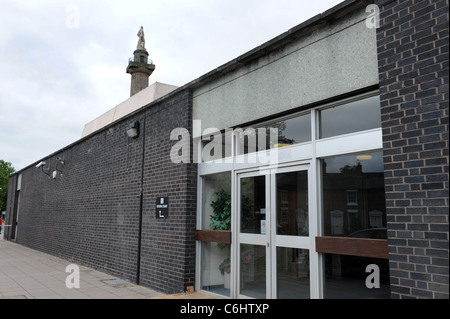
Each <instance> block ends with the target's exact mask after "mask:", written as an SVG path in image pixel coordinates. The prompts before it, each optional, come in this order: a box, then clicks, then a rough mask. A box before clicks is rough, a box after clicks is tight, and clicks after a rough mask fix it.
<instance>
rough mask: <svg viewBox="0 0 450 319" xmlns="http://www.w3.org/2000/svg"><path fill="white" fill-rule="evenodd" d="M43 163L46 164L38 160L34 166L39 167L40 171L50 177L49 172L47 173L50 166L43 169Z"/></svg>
mask: <svg viewBox="0 0 450 319" xmlns="http://www.w3.org/2000/svg"><path fill="white" fill-rule="evenodd" d="M45 164H47V163H46V162H44V161H42V162H40V163H39V164H37V165H36V168H40V169H41V171H42V173H44V174H45V175H47V176H48V177H50V174H49V173H48V171H49V170H50V167H49V168H47V169H46V170H45V169H44V166H45Z"/></svg>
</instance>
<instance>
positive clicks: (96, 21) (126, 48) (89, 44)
mask: <svg viewBox="0 0 450 319" xmlns="http://www.w3.org/2000/svg"><path fill="white" fill-rule="evenodd" d="M340 2H341V0H316V1H306V0H191V1H188V0H164V1H162V0H158V1H156V0H145V1H144V0H128V1H111V0H110V1H104V0H95V1H94V0H89V1H87V0H86V1H83V0H79V1H78V0H72V1H61V0H58V1H56V0H39V1H38V0H36V1H25V0H21V1H18V0H0V75H1V76H0V120H1V121H0V159H3V160H5V161H7V162H11V163H12V165H13V167H14V168H15V169H16V170H19V169H22V168H24V167H26V166H27V165H30V164H33V163H34V162H36V161H38V160H40V159H42V158H44V157H45V156H47V155H49V154H51V153H54V152H56V151H58V150H59V149H61V148H63V147H64V146H66V145H69V144H71V143H73V142H75V141H76V140H78V139H79V138H80V137H81V133H82V131H83V127H84V124H85V123H87V122H89V121H91V120H93V119H95V118H96V117H98V116H99V115H101V114H103V113H104V112H106V111H107V110H109V109H111V108H113V107H114V106H116V105H117V104H119V103H121V102H122V101H124V100H126V99H127V98H128V97H129V90H130V75H129V74H127V73H126V71H125V70H126V66H127V64H128V58H129V57H131V56H132V55H133V51H134V50H135V49H136V44H137V41H138V37H137V35H136V34H137V32H138V30H139V27H140V26H141V25H142V26H143V27H144V31H145V39H146V48H147V50H148V52H149V55H150V56H149V57H150V58H151V59H152V60H153V61H154V64H155V65H156V70H155V71H154V73H153V74H152V75H151V77H150V81H149V82H150V84H151V83H154V82H155V81H158V82H162V83H167V84H172V85H177V86H182V85H184V84H186V83H188V82H190V81H192V80H194V79H196V78H198V77H200V76H201V75H203V74H205V73H207V72H209V71H211V70H213V69H214V68H216V67H218V66H220V65H222V64H224V63H226V62H228V61H230V60H232V59H234V58H236V57H238V56H239V55H241V54H243V53H245V52H247V51H249V50H251V49H253V48H255V47H257V46H259V45H261V44H262V43H264V42H266V41H268V40H270V39H272V38H274V37H276V36H278V35H279V34H281V33H283V32H285V31H287V30H288V29H290V28H292V27H294V26H296V25H297V24H300V23H301V22H304V21H305V20H307V19H309V18H311V17H313V16H314V15H316V14H318V13H322V12H324V11H326V10H328V9H329V8H331V7H333V6H335V5H336V4H338V3H340Z"/></svg>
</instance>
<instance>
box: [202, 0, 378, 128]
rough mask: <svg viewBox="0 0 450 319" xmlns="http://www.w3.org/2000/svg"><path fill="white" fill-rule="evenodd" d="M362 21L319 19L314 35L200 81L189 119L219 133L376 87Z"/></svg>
mask: <svg viewBox="0 0 450 319" xmlns="http://www.w3.org/2000/svg"><path fill="white" fill-rule="evenodd" d="M365 19H366V13H365V11H364V8H361V9H358V10H357V11H356V12H353V13H351V14H349V15H348V16H346V17H343V18H341V19H340V20H339V21H332V20H331V21H327V20H325V19H322V20H320V19H319V20H318V21H316V22H314V23H313V25H316V24H317V26H316V27H315V28H314V30H313V31H309V32H305V34H300V35H299V37H298V38H294V39H292V41H291V42H290V43H289V44H286V45H283V46H281V47H277V48H275V49H274V48H272V47H271V45H269V46H268V48H267V49H265V50H267V51H270V52H269V53H266V54H264V55H262V56H261V57H259V58H255V59H253V60H251V61H249V62H248V63H244V62H243V63H242V66H241V67H239V68H237V69H235V70H233V71H231V72H228V73H226V74H222V76H221V77H219V78H217V79H213V80H210V81H205V82H206V83H205V84H202V85H200V86H198V87H197V88H196V89H195V90H194V100H193V103H194V104H193V106H194V107H193V119H197V120H202V127H204V128H206V127H216V128H218V129H224V128H227V127H232V126H236V125H239V124H242V123H246V122H250V121H254V120H256V119H258V118H263V117H266V116H271V115H274V114H278V113H280V112H285V111H288V110H290V109H292V108H296V107H301V106H304V105H308V104H311V103H314V102H318V101H322V100H325V99H327V98H331V97H334V96H338V95H341V94H345V93H348V92H352V91H355V90H358V89H361V88H365V87H369V86H372V85H375V84H377V83H378V69H377V68H378V65H377V53H376V52H377V50H376V32H375V29H369V28H367V26H366V24H365ZM272 42H274V41H272ZM275 44H276V42H275ZM271 48H272V49H271ZM223 110H227V112H223ZM217 114H220V116H217ZM237 114H239V116H236V115H237Z"/></svg>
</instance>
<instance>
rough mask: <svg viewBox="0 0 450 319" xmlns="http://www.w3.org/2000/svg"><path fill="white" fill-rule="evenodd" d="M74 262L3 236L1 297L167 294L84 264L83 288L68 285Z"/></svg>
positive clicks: (0, 247)
mask: <svg viewBox="0 0 450 319" xmlns="http://www.w3.org/2000/svg"><path fill="white" fill-rule="evenodd" d="M70 264H72V262H70V261H67V260H64V259H61V258H58V257H55V256H52V255H49V254H45V253H43V252H40V251H37V250H33V249H30V248H28V247H25V246H23V245H20V244H17V243H15V242H11V241H6V240H4V239H3V236H0V299H150V298H154V297H160V296H164V294H162V293H160V292H157V291H155V290H152V289H150V288H146V287H143V286H138V285H136V284H134V283H131V282H125V283H124V282H122V284H121V285H119V286H116V287H114V286H111V285H109V284H108V283H106V282H105V280H114V281H117V280H121V279H120V278H117V277H115V276H112V275H109V274H106V273H103V272H100V271H97V270H94V269H91V268H88V267H85V266H81V265H80V266H79V269H80V288H71V289H69V288H67V286H66V279H67V277H68V276H69V275H70V274H71V273H66V267H67V266H68V265H70Z"/></svg>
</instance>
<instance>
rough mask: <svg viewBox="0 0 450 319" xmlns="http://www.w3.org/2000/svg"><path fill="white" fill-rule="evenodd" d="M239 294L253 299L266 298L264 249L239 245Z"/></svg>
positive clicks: (262, 247)
mask: <svg viewBox="0 0 450 319" xmlns="http://www.w3.org/2000/svg"><path fill="white" fill-rule="evenodd" d="M240 268H241V278H240V285H239V287H240V292H241V294H243V295H246V296H249V297H253V298H266V247H265V246H257V245H244V244H241V260H240Z"/></svg>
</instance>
